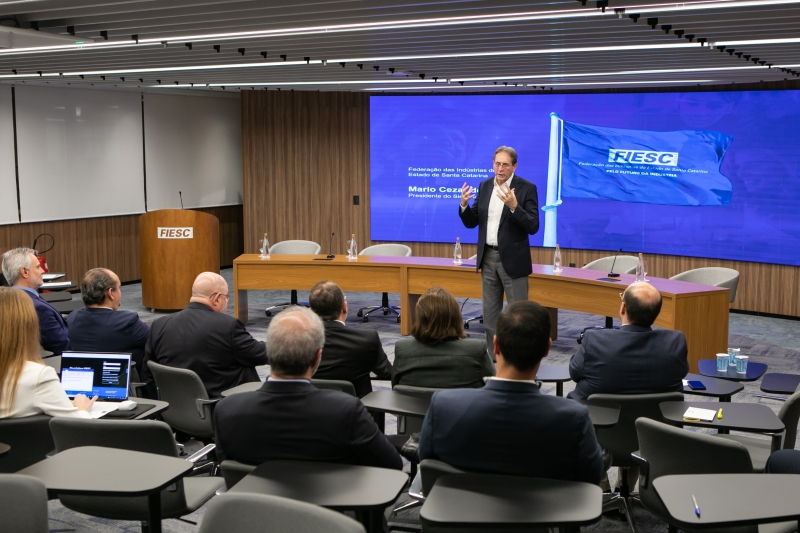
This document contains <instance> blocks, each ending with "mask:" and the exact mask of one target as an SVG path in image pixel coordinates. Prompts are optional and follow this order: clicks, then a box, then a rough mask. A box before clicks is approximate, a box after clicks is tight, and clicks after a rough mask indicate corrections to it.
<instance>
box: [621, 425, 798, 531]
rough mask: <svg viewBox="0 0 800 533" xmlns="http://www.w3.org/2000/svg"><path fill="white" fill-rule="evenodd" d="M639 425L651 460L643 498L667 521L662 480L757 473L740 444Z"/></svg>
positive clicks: (642, 487)
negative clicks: (658, 489)
mask: <svg viewBox="0 0 800 533" xmlns="http://www.w3.org/2000/svg"><path fill="white" fill-rule="evenodd" d="M635 425H636V431H637V433H638V435H639V445H640V448H639V452H640V454H641V456H642V457H643V458H644V459H645V460H646V461H647V472H645V471H644V469H643V470H642V474H641V475H642V478H641V480H640V483H639V497H640V498H641V501H642V503H643V504H644V505H645V507H647V508H648V509H649V510H650V511H651V512H652V513H653V514H655V515H656V516H658V517H660V518H661V519H662V520H665V521H666V522H670V521H671V520H672V519H671V517H670V515H669V512H668V511H667V509H666V507H665V506H664V504H663V503H662V502H661V498H660V497H659V496H658V493H657V492H656V491H655V489H654V488H653V481H654V480H656V479H658V478H659V477H661V476H669V475H679V474H748V473H752V472H753V463H752V462H751V461H750V453H749V452H748V451H747V448H745V447H744V446H743V445H742V444H739V443H738V442H735V441H730V440H725V439H718V438H716V437H713V436H711V435H703V434H702V433H697V432H695V431H688V430H685V429H681V428H677V427H674V426H671V425H669V424H664V423H662V422H656V421H655V420H649V419H647V418H640V419H639V420H637V421H636V424H635ZM753 475H755V474H753ZM689 503H691V501H690V502H689ZM795 525H796V524H795ZM734 529H735V530H736V531H737V532H745V531H752V532H753V533H756V532H758V527H757V526H751V527H747V528H734ZM723 530H725V529H724V528H721V529H720V530H719V531H723ZM728 530H731V529H728Z"/></svg>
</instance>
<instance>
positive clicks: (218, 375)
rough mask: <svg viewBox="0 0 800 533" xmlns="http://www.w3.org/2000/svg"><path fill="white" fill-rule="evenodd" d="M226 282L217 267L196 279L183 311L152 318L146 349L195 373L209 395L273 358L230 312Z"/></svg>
mask: <svg viewBox="0 0 800 533" xmlns="http://www.w3.org/2000/svg"><path fill="white" fill-rule="evenodd" d="M227 308H228V283H227V282H226V281H225V278H223V277H222V276H220V275H219V274H214V273H213V272H203V273H201V274H200V275H199V276H197V278H196V279H195V280H194V284H193V285H192V298H191V300H190V301H189V305H187V306H186V308H185V309H183V311H178V312H177V313H174V314H172V315H168V316H164V317H161V318H159V319H158V320H156V321H155V322H153V325H152V327H151V328H150V337H149V338H148V339H147V344H146V345H145V349H144V354H145V356H144V359H145V363H144V368H143V376H142V377H143V378H144V379H145V381H149V379H150V376H151V374H150V371H149V369H148V368H147V362H148V361H155V362H156V363H160V364H162V365H166V366H173V367H177V368H187V369H189V370H192V371H194V372H196V373H197V375H198V376H199V377H200V380H201V381H202V382H203V385H205V387H206V391H207V392H208V397H209V398H218V397H219V396H220V394H221V393H222V391H225V390H228V389H231V388H233V387H236V386H238V385H241V384H243V383H250V382H253V381H259V379H258V373H257V372H256V369H255V367H257V366H259V365H266V364H269V363H268V360H267V352H266V349H265V348H264V343H263V342H259V341H257V340H255V339H254V338H253V337H252V336H251V335H250V334H249V333H248V332H247V330H246V329H245V328H244V324H242V323H241V322H239V320H237V319H236V318H234V317H232V316H230V315H226V314H225V310H226V309H227Z"/></svg>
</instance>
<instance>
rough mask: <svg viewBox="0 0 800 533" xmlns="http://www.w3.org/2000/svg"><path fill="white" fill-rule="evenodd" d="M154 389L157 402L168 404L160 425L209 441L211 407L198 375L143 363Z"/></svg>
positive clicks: (210, 436)
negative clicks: (150, 376)
mask: <svg viewBox="0 0 800 533" xmlns="http://www.w3.org/2000/svg"><path fill="white" fill-rule="evenodd" d="M147 365H148V368H150V373H151V374H153V380H155V382H156V388H158V398H159V400H162V401H165V402H168V403H169V409H167V410H166V411H164V412H163V413H162V414H161V417H162V418H163V419H164V422H166V423H167V424H169V425H170V426H172V427H173V428H175V429H177V430H178V431H182V432H183V433H186V434H188V435H192V436H194V437H198V438H201V439H213V438H214V428H213V426H212V416H211V415H212V409H213V406H212V405H210V404H209V403H207V402H208V401H209V400H208V393H207V392H206V387H205V385H203V382H202V381H200V378H199V377H198V375H197V374H196V373H195V372H193V371H191V370H186V369H184V368H173V367H170V366H165V365H161V364H158V363H155V362H153V361H149V362H148V363H147Z"/></svg>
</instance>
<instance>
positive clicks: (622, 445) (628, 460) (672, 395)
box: [589, 392, 683, 533]
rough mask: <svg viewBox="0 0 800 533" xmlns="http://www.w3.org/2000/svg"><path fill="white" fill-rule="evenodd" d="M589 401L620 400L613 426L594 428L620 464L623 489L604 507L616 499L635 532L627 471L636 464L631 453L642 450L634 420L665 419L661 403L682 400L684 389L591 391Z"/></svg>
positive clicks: (604, 446)
mask: <svg viewBox="0 0 800 533" xmlns="http://www.w3.org/2000/svg"><path fill="white" fill-rule="evenodd" d="M589 399H590V400H602V401H605V402H614V403H618V404H619V405H620V407H621V409H620V412H619V421H618V422H617V424H616V425H615V426H613V427H610V428H595V434H596V435H597V442H598V443H599V444H600V447H601V448H603V450H604V452H608V453H610V454H611V457H612V460H611V466H618V467H620V478H621V479H620V489H619V492H617V493H613V494H612V495H611V496H610V497H609V498H608V499H607V500H606V501H604V502H603V508H604V509H606V508H609V507H612V505H611V504H613V503H614V502H616V503H617V504H618V505H619V509H620V511H622V512H624V513H625V515H626V517H627V519H628V524H629V525H630V528H631V531H633V533H636V521H635V519H634V517H633V507H632V500H633V499H634V498H636V495H634V494H632V492H631V490H632V489H633V487H632V486H630V484H629V482H628V471H629V470H630V468H631V467H634V466H637V463H636V461H634V459H633V458H632V457H631V454H632V453H633V452H635V451H636V450H638V449H639V440H638V437H637V434H636V426H635V425H634V422H635V421H636V420H637V419H640V418H650V419H654V420H659V421H660V420H663V417H662V415H661V409H660V408H659V405H660V404H661V403H663V402H673V401H677V402H682V401H683V393H682V392H665V393H659V394H592V395H591V396H589Z"/></svg>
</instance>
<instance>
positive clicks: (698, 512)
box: [692, 494, 700, 518]
mask: <svg viewBox="0 0 800 533" xmlns="http://www.w3.org/2000/svg"><path fill="white" fill-rule="evenodd" d="M692 502H694V514H696V515H697V518H700V508H699V507H698V506H697V499H696V498H695V497H694V494H692Z"/></svg>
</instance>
